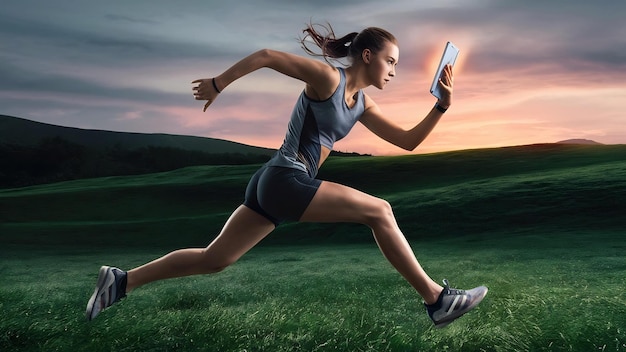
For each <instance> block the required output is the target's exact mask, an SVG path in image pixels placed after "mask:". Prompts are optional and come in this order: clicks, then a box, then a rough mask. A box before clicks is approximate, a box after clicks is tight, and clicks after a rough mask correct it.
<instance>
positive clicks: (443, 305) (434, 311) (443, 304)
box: [424, 279, 488, 328]
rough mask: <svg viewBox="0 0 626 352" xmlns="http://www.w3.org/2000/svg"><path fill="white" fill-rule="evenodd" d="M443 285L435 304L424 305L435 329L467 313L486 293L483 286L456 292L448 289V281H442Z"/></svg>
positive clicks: (453, 289)
mask: <svg viewBox="0 0 626 352" xmlns="http://www.w3.org/2000/svg"><path fill="white" fill-rule="evenodd" d="M443 283H444V285H445V287H444V288H443V291H441V294H440V295H439V299H438V300H437V302H436V303H435V304H432V305H428V304H425V303H424V305H425V306H426V310H427V311H428V316H430V319H432V321H433V323H434V324H435V327H436V328H443V327H444V326H446V325H448V324H450V323H451V322H453V321H454V320H455V319H456V318H458V317H460V316H461V315H463V314H465V313H467V312H469V311H470V310H471V309H472V308H474V307H476V305H478V303H480V301H482V300H483V298H485V295H486V294H487V291H488V289H487V287H485V286H479V287H476V288H473V289H471V290H458V289H455V288H450V285H449V284H448V280H445V279H444V280H443Z"/></svg>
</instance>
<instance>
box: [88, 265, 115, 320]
mask: <svg viewBox="0 0 626 352" xmlns="http://www.w3.org/2000/svg"><path fill="white" fill-rule="evenodd" d="M109 269H111V268H110V267H108V266H102V267H100V271H99V272H98V283H97V284H96V289H95V290H94V291H93V294H92V295H91V298H89V302H87V309H86V310H85V317H86V318H87V320H93V318H95V316H92V314H93V310H94V306H95V303H96V299H97V298H98V296H99V295H100V292H102V289H103V287H104V286H105V284H106V281H107V277H108V274H109ZM96 315H98V314H96Z"/></svg>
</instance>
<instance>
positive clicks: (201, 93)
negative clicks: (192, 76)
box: [191, 78, 220, 111]
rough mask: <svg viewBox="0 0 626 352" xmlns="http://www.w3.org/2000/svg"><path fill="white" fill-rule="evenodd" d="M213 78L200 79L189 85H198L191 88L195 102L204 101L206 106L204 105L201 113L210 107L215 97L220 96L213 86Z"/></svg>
mask: <svg viewBox="0 0 626 352" xmlns="http://www.w3.org/2000/svg"><path fill="white" fill-rule="evenodd" d="M213 79H214V78H202V79H197V80H195V81H193V82H191V84H194V83H198V85H197V86H195V87H193V88H192V90H193V96H194V98H195V99H196V100H206V101H207V102H206V104H204V109H202V111H206V109H207V108H208V107H209V105H211V103H212V102H214V101H215V99H216V98H217V96H218V95H219V94H220V92H218V91H217V90H216V89H215V87H214V86H213Z"/></svg>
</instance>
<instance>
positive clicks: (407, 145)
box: [398, 140, 422, 152]
mask: <svg viewBox="0 0 626 352" xmlns="http://www.w3.org/2000/svg"><path fill="white" fill-rule="evenodd" d="M421 143H422V140H412V141H410V140H407V141H404V142H403V143H401V144H398V147H400V148H402V149H404V150H406V151H408V152H412V151H414V150H415V148H417V146H418V145H420V144H421Z"/></svg>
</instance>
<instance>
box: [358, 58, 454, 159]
mask: <svg viewBox="0 0 626 352" xmlns="http://www.w3.org/2000/svg"><path fill="white" fill-rule="evenodd" d="M452 78H453V77H452V68H451V67H450V66H448V67H446V68H445V69H444V74H443V76H442V78H441V79H440V80H439V84H440V85H441V87H442V91H443V96H442V99H441V100H439V101H438V102H437V105H439V107H440V108H442V109H443V110H444V111H445V110H446V109H448V107H450V105H451V104H452ZM365 107H366V108H365V112H364V113H363V116H361V120H360V121H361V123H363V125H365V127H367V128H368V129H369V130H370V131H372V132H373V133H374V134H376V135H377V136H379V137H380V138H382V139H384V140H386V141H387V142H389V143H391V144H394V145H396V146H398V147H400V148H402V149H405V150H409V151H410V150H414V149H415V148H416V147H417V146H418V145H419V144H420V143H422V142H423V141H424V139H426V137H427V136H428V135H429V134H430V132H431V131H432V130H433V129H434V128H435V126H436V125H437V123H438V122H439V120H440V119H441V116H443V112H442V111H441V110H439V109H437V107H436V106H434V107H433V108H432V109H431V110H430V112H429V113H428V114H427V115H426V117H425V118H424V119H423V120H422V121H421V122H419V123H418V124H417V125H415V127H413V128H411V129H410V130H405V129H403V128H402V127H400V126H398V125H397V124H395V123H394V122H392V121H390V120H389V119H387V118H385V116H384V115H383V113H382V111H381V110H380V108H379V107H378V105H376V103H375V102H374V100H372V99H371V98H370V97H369V96H367V95H366V99H365Z"/></svg>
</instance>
